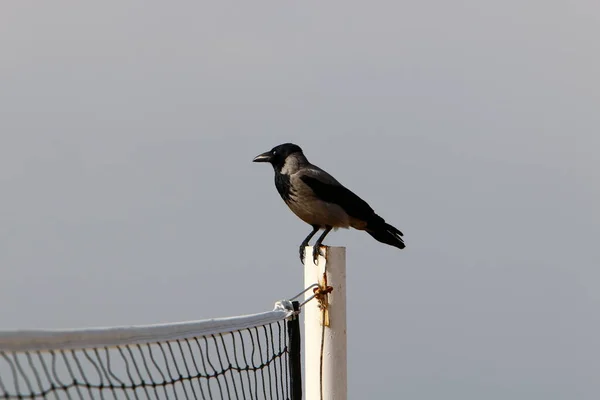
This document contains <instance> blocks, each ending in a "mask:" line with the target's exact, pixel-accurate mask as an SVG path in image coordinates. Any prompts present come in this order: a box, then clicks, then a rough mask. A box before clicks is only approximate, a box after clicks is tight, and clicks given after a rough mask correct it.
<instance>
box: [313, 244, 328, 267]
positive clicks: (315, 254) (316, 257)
mask: <svg viewBox="0 0 600 400" xmlns="http://www.w3.org/2000/svg"><path fill="white" fill-rule="evenodd" d="M312 253H313V254H312V256H313V262H314V263H315V265H319V263H318V261H319V256H323V257H325V253H323V252H322V251H321V246H313V252H312Z"/></svg>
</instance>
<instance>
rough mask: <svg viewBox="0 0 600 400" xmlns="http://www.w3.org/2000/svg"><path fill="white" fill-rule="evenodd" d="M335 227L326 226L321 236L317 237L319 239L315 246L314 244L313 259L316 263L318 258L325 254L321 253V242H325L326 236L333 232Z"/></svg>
mask: <svg viewBox="0 0 600 400" xmlns="http://www.w3.org/2000/svg"><path fill="white" fill-rule="evenodd" d="M332 228H333V227H331V226H326V227H325V231H324V232H323V233H322V234H321V236H319V238H318V239H317V241H316V242H315V244H314V246H313V261H314V263H315V264H316V263H317V260H318V259H319V255H324V254H323V253H321V243H322V242H323V239H325V236H327V234H328V233H329V232H331V229H332Z"/></svg>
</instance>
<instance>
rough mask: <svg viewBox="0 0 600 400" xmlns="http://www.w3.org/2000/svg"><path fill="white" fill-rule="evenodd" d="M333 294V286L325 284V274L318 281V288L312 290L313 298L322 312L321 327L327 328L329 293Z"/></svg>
mask: <svg viewBox="0 0 600 400" xmlns="http://www.w3.org/2000/svg"><path fill="white" fill-rule="evenodd" d="M331 292H333V286H329V285H328V284H327V274H326V273H325V272H323V277H322V278H321V279H319V286H318V287H316V288H314V289H313V293H314V297H315V299H317V301H318V302H319V309H320V310H321V311H323V326H329V311H328V308H329V296H328V295H329V293H331Z"/></svg>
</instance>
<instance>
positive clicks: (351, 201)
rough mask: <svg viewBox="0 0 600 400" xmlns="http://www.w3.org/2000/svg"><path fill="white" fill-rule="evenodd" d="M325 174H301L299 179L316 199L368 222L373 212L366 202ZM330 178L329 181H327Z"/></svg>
mask: <svg viewBox="0 0 600 400" xmlns="http://www.w3.org/2000/svg"><path fill="white" fill-rule="evenodd" d="M319 172H321V171H319ZM322 172H324V171H322ZM325 174H326V175H325V176H323V177H321V176H319V175H320V174H310V175H309V174H303V175H302V176H300V179H301V180H302V182H304V183H305V184H306V185H307V186H308V187H309V188H310V189H311V190H312V191H313V192H314V193H315V196H316V197H318V198H319V199H321V200H323V201H326V202H328V203H333V204H337V205H338V206H340V207H342V208H343V209H344V211H345V212H346V213H347V214H348V215H350V216H351V217H353V218H357V219H360V220H363V221H368V220H369V218H370V217H372V216H373V214H374V211H373V209H372V208H371V206H369V205H368V204H367V202H366V201H364V200H363V199H361V198H360V197H358V196H357V195H355V194H354V193H353V192H352V191H351V190H349V189H347V188H346V187H344V186H342V185H341V184H340V183H339V182H337V181H336V180H335V179H333V177H331V176H330V175H329V174H327V173H325ZM330 177H331V179H327V178H330ZM319 178H325V179H319ZM325 180H327V181H325Z"/></svg>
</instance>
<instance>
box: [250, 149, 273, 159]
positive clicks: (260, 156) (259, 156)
mask: <svg viewBox="0 0 600 400" xmlns="http://www.w3.org/2000/svg"><path fill="white" fill-rule="evenodd" d="M252 161H253V162H269V161H271V152H270V151H267V152H265V153H262V154H259V155H257V156H256V157H254V160H252Z"/></svg>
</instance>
